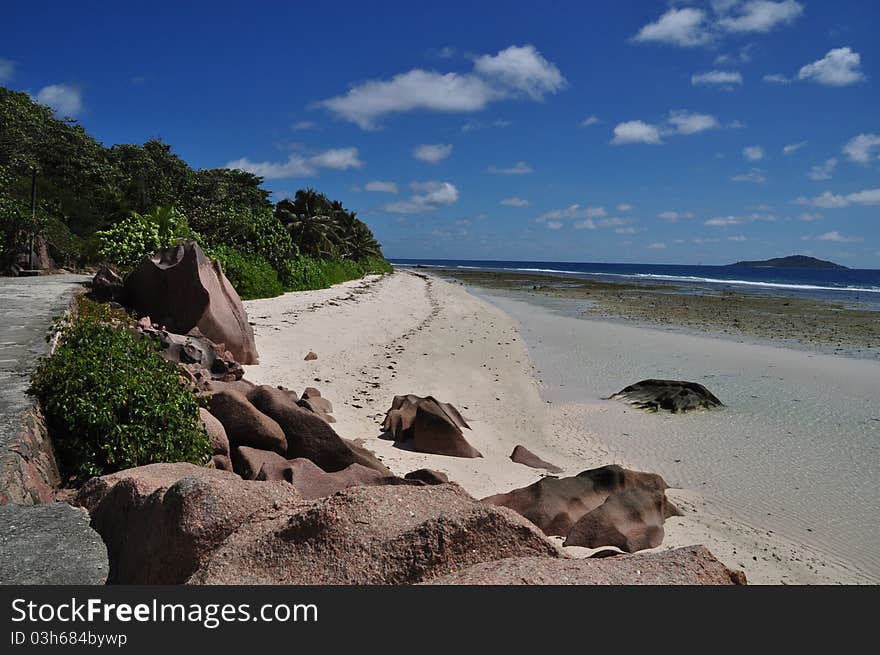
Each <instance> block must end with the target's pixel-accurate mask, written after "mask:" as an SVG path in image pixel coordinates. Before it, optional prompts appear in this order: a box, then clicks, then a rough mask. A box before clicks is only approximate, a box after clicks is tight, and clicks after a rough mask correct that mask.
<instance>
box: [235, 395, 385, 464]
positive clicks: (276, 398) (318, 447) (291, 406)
mask: <svg viewBox="0 0 880 655" xmlns="http://www.w3.org/2000/svg"><path fill="white" fill-rule="evenodd" d="M248 398H249V400H250V402H252V403H253V406H254V407H255V408H256V409H258V410H259V411H260V412H262V413H263V414H265V415H266V416H269V417H271V418H272V419H273V420H274V421H276V422H277V424H278V425H280V426H281V428H282V430H283V433H284V434H285V435H286V447H285V449H284V450H279V451H277V452H280V453H282V454H284V455H285V457H286V458H287V459H297V458H300V457H304V458H306V459H310V460H312V461H313V462H314V463H315V464H317V465H318V466H319V467H320V468H322V469H323V470H325V471H328V472H333V471H340V470H342V469H344V468H346V467H347V466H350V465H351V464H355V463H358V464H363V465H364V466H368V467H370V468H376V467H377V466H381V464H378V460H376V459H375V457H371V456H366V455H365V454H362V453H359V452H357V451H356V450H355V449H354V448H353V447H352V446H351V444H349V443H347V442H346V441H345V440H344V439H342V438H341V437H340V436H339V435H338V434H336V432H335V431H334V430H333V428H331V427H330V426H329V425H328V424H327V422H326V421H324V420H322V419H321V418H320V417H319V416H317V415H315V414H313V413H312V412H310V411H308V410H305V409H303V408H301V407H299V406H298V405H297V404H296V403H295V402H292V401H291V397H290V395H289V392H286V391H283V390H281V389H277V388H275V387H270V386H268V385H262V386H259V387H255V388H254V389H253V390H252V391H251V392H250V393H249V395H248ZM380 470H382V471H383V472H386V471H387V469H386V468H385V467H384V466H381V469H380Z"/></svg>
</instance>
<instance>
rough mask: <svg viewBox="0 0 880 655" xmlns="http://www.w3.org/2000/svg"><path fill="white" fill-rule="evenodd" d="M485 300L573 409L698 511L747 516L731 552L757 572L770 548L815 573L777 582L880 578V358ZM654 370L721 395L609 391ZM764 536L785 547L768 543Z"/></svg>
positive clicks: (620, 455)
mask: <svg viewBox="0 0 880 655" xmlns="http://www.w3.org/2000/svg"><path fill="white" fill-rule="evenodd" d="M489 298H490V299H491V301H492V302H493V303H494V304H496V305H497V306H499V307H501V308H502V309H503V310H504V311H505V312H506V313H508V314H510V315H511V316H513V317H514V318H516V319H517V320H518V321H519V322H520V324H521V326H522V327H521V332H522V335H523V337H524V339H525V340H526V343H527V344H528V346H529V351H530V354H531V356H532V359H533V361H534V363H535V365H536V366H537V368H538V370H539V375H540V379H541V381H542V383H543V385H544V395H545V397H546V398H547V399H549V400H551V401H553V402H554V403H559V404H562V410H561V411H563V412H565V413H567V414H568V415H569V420H571V421H572V422H574V423H580V424H581V427H582V429H583V431H584V433H585V434H590V435H592V437H591V438H593V439H596V440H598V441H599V442H600V443H602V444H603V445H605V446H606V447H607V449H608V451H609V452H610V454H611V455H612V456H613V457H615V458H617V459H620V460H622V461H624V462H626V463H628V464H631V465H633V466H636V467H638V468H643V469H647V470H652V471H656V472H658V473H661V474H662V475H663V476H664V477H665V478H666V479H667V481H668V482H669V483H670V484H671V485H673V486H675V487H679V488H682V489H684V490H686V494H685V495H688V494H692V493H693V492H696V494H698V495H692V496H691V498H692V500H693V502H694V503H695V506H697V507H702V508H703V510H704V513H705V512H710V513H717V514H718V515H719V516H723V515H724V514H725V513H729V514H730V516H731V525H734V524H739V526H740V527H741V528H742V530H740V531H739V532H740V533H741V534H740V537H741V538H742V539H741V541H742V542H743V543H742V544H741V545H740V550H739V552H736V543H735V541H734V542H732V543H731V544H730V547H729V548H728V553H727V555H728V562H727V563H728V564H743V565H745V570H746V573H747V574H749V573H750V570H749V569H750V568H755V567H757V566H758V564H759V562H760V560H761V559H763V558H767V560H765V561H769V560H770V559H772V558H773V557H776V558H786V559H788V560H789V561H791V562H795V563H800V564H802V565H803V568H805V569H806V571H805V574H806V575H807V577H806V578H803V577H799V576H797V575H796V574H794V573H792V574H790V575H788V577H787V578H783V579H782V580H780V581H790V582H804V581H816V582H823V581H824V582H832V581H841V582H880V549H878V548H877V543H878V541H880V524H878V509H880V485H878V482H880V453H878V450H880V386H878V381H880V363H878V362H876V361H870V360H859V359H852V358H845V357H834V356H830V355H823V354H818V353H810V352H804V351H798V350H793V349H787V348H778V347H771V346H767V345H758V344H747V343H737V342H734V341H731V340H726V339H719V338H709V337H702V336H695V335H688V334H679V333H673V332H669V331H661V330H656V329H651V328H647V327H634V326H629V325H620V324H618V323H611V322H607V321H601V320H587V319H583V318H574V317H569V316H565V315H561V314H559V313H557V312H553V311H550V310H548V309H547V308H546V307H542V306H539V305H535V304H533V303H529V302H524V301H522V300H514V299H512V298H510V297H499V296H497V295H496V296H489ZM651 377H658V378H670V379H686V380H692V381H696V382H700V383H702V384H704V385H706V386H707V387H708V388H709V389H710V390H711V391H712V392H713V393H715V394H716V395H717V396H718V397H719V398H721V400H722V401H723V402H724V403H725V404H726V405H727V406H726V407H725V408H724V409H722V410H718V411H708V412H700V413H695V414H689V415H680V416H673V415H670V414H648V413H645V412H643V411H640V410H636V409H633V408H631V407H629V406H627V405H625V404H623V403H620V402H617V401H608V400H602V398H607V397H608V396H609V395H610V394H612V393H614V392H615V391H618V390H619V389H621V388H623V387H624V386H626V385H628V384H631V383H633V382H636V381H638V380H641V379H644V378H651ZM704 503H705V504H704ZM713 521H714V519H713V520H710V521H708V523H710V524H711V523H713ZM714 522H715V523H716V526H715V527H716V528H717V527H719V526H718V525H717V521H714ZM710 527H711V526H710ZM749 530H751V531H752V532H753V533H754V534H752V535H749V534H747V533H748V532H749ZM671 532H673V533H674V530H672V531H671ZM762 535H763V536H767V537H772V538H781V539H783V540H787V541H790V542H791V547H790V548H785V547H782V548H781V549H780V548H779V547H777V548H776V549H773V548H772V546H769V545H767V544H763V545H762V544H761V543H760V541H761V536H762ZM673 540H674V535H673ZM669 543H670V540H667V544H666V545H669ZM765 547H766V548H767V550H766V551H765V550H764V548H765ZM713 549H715V550H717V547H714V546H713ZM746 550H748V552H745V551H746ZM718 554H719V556H722V554H721V553H718ZM731 558H732V559H733V560H734V561H729V560H730V559H731ZM752 558H755V559H752ZM812 572H815V580H810V579H809V574H810V573H812ZM752 578H753V579H754V575H752ZM759 578H760V576H759ZM766 581H773V580H772V579H768V580H766Z"/></svg>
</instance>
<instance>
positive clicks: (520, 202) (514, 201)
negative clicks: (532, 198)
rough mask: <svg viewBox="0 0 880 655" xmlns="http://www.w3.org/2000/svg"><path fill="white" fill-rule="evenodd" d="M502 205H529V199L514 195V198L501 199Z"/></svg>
mask: <svg viewBox="0 0 880 655" xmlns="http://www.w3.org/2000/svg"><path fill="white" fill-rule="evenodd" d="M501 204H502V205H507V206H508V207H528V206H529V201H528V200H526V199H524V198H517V197H516V196H514V197H513V198H505V199H504V200H502V201H501Z"/></svg>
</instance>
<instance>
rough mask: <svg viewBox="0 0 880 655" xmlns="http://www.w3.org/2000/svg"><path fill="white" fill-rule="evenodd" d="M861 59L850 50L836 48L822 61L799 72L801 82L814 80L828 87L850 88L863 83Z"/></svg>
mask: <svg viewBox="0 0 880 655" xmlns="http://www.w3.org/2000/svg"><path fill="white" fill-rule="evenodd" d="M860 63H861V57H860V56H859V53H857V52H853V51H852V50H851V49H850V48H834V49H833V50H829V51H828V54H826V55H825V56H824V57H822V59H819V60H818V61H814V62H813V63H812V64H807V65H806V66H804V67H803V68H801V70H800V72H798V79H799V80H813V81H814V82H818V83H819V84H824V85H826V86H848V85H850V84H855V83H856V82H861V81H863V80H864V79H865V76H864V75H863V74H862V72H861V70H859V66H860Z"/></svg>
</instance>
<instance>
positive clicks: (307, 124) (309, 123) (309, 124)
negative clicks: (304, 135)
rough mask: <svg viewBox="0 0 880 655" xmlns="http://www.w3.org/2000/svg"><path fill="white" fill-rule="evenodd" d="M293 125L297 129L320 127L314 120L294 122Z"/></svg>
mask: <svg viewBox="0 0 880 655" xmlns="http://www.w3.org/2000/svg"><path fill="white" fill-rule="evenodd" d="M291 127H292V128H293V129H294V130H297V131H304V130H314V129H315V128H316V127H318V124H317V123H315V122H313V121H299V122H298V123H294V124H293V125H292V126H291Z"/></svg>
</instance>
